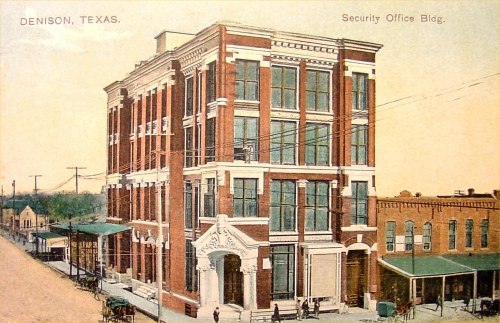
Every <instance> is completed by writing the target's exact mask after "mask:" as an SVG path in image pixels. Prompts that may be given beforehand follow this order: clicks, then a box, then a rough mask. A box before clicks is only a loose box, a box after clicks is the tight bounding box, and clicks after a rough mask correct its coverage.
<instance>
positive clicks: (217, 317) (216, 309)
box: [213, 307, 220, 323]
mask: <svg viewBox="0 0 500 323" xmlns="http://www.w3.org/2000/svg"><path fill="white" fill-rule="evenodd" d="M213 315H214V321H215V323H217V322H219V315H220V311H219V308H218V307H216V308H215V311H214V314H213Z"/></svg>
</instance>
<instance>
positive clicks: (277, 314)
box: [271, 304, 281, 323]
mask: <svg viewBox="0 0 500 323" xmlns="http://www.w3.org/2000/svg"><path fill="white" fill-rule="evenodd" d="M271 321H272V322H276V321H278V322H279V323H281V315H280V309H279V307H278V304H274V314H273V317H272V320H271Z"/></svg>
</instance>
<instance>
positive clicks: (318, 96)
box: [306, 70, 330, 112]
mask: <svg viewBox="0 0 500 323" xmlns="http://www.w3.org/2000/svg"><path fill="white" fill-rule="evenodd" d="M329 78H330V73H328V72H321V71H310V70H309V71H307V80H306V82H307V84H306V100H307V103H306V107H307V110H309V111H323V112H324V111H328V108H329V105H328V102H329V88H330V80H329Z"/></svg>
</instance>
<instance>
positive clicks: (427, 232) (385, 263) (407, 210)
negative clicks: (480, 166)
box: [377, 189, 500, 303]
mask: <svg viewBox="0 0 500 323" xmlns="http://www.w3.org/2000/svg"><path fill="white" fill-rule="evenodd" d="M499 210H500V191H494V193H493V194H477V193H474V190H472V189H470V190H469V191H468V193H457V194H455V195H451V196H437V197H428V196H421V195H420V194H418V193H417V194H415V196H413V195H412V194H411V193H410V192H408V191H403V192H401V194H400V195H399V196H397V197H394V198H379V199H378V201H377V226H378V255H379V257H380V259H379V266H378V269H379V284H380V291H379V295H378V296H379V298H380V299H390V300H395V299H397V298H399V299H400V300H401V301H413V298H415V301H416V302H417V303H433V302H434V301H435V300H436V298H437V296H438V294H442V295H444V299H445V300H452V299H470V298H473V297H474V296H475V297H476V298H479V297H493V296H495V297H498V295H499V294H498V292H499V290H500V279H499V270H500V241H499V240H500V238H499V237H500V236H499V234H498V228H499V224H500V223H499V216H500V212H499Z"/></svg>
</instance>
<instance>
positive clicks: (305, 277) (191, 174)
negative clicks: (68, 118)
mask: <svg viewBox="0 0 500 323" xmlns="http://www.w3.org/2000/svg"><path fill="white" fill-rule="evenodd" d="M161 35H162V34H160V35H159V36H158V38H159V39H161V37H162V36H161ZM380 48H381V46H380V45H378V44H373V43H366V42H361V41H351V40H345V39H328V38H324V37H315V36H306V35H298V34H289V33H284V32H276V31H272V30H265V29H260V28H254V27H246V26H241V25H238V24H215V25H212V26H210V27H208V28H206V29H204V30H203V31H201V32H200V33H198V34H197V35H196V36H195V37H194V38H193V39H192V40H191V41H189V42H187V43H186V44H184V45H182V46H179V47H177V48H176V49H175V50H173V51H162V50H161V48H160V50H159V52H158V53H157V55H156V56H154V57H153V58H152V59H150V60H148V61H144V62H142V63H141V64H139V65H138V66H136V68H135V70H134V71H132V72H131V73H130V75H129V76H127V77H126V78H125V79H124V80H122V81H117V82H115V83H112V84H111V85H109V86H108V87H106V88H105V91H106V92H107V93H108V137H109V146H108V147H109V149H108V183H109V185H108V201H109V211H108V212H109V214H108V216H109V221H115V222H121V223H125V224H127V225H130V226H131V227H132V228H133V230H132V237H131V239H130V238H129V239H125V238H124V237H123V236H120V235H119V236H117V239H116V240H115V241H114V245H115V250H120V251H121V252H123V253H124V254H128V253H131V257H130V258H127V259H128V260H127V261H124V260H123V259H120V258H119V257H120V256H119V255H118V256H117V257H115V258H113V259H110V262H111V263H112V264H113V265H114V266H115V268H116V270H117V271H119V272H125V271H126V270H127V268H129V264H130V263H131V264H132V267H131V268H132V277H133V279H135V280H137V281H140V282H143V283H147V282H148V281H151V282H152V283H154V281H155V280H156V277H155V272H156V267H155V266H156V265H155V262H156V258H155V257H154V256H153V255H156V245H157V243H156V242H155V241H156V237H157V236H158V214H161V217H162V227H163V236H164V241H163V243H164V246H165V253H164V258H163V261H164V263H163V270H164V275H163V282H164V284H163V291H164V293H163V295H164V297H163V304H164V305H165V306H168V307H170V308H173V309H175V310H177V311H180V312H182V311H184V310H185V309H186V307H185V306H194V307H196V306H198V307H201V308H203V307H204V306H205V305H206V306H209V305H210V306H211V305H212V304H215V303H214V302H220V303H226V302H229V303H230V302H232V301H233V300H229V298H228V297H229V296H228V295H229V291H232V292H235V293H239V292H241V291H240V288H242V289H244V293H243V294H244V296H243V301H242V303H241V304H239V305H241V306H242V307H243V308H244V309H245V310H247V309H252V308H269V307H270V304H271V302H275V301H282V302H289V303H290V304H293V303H294V302H295V301H296V299H297V298H298V297H302V298H303V297H308V298H312V297H322V298H323V299H324V302H325V304H330V305H331V306H333V307H335V306H339V303H340V302H343V301H344V300H345V299H346V295H347V296H348V297H347V299H348V300H349V302H350V303H352V304H355V305H359V306H363V302H362V301H359V300H358V299H357V298H356V297H361V298H362V297H363V295H365V294H370V293H373V292H374V291H376V288H374V287H372V286H373V285H375V283H376V277H375V276H372V275H371V274H370V268H373V267H375V266H376V258H377V252H376V245H375V244H376V241H377V238H376V230H377V224H376V215H375V214H376V213H375V212H376V195H375V187H374V171H375V168H374V166H375V64H374V61H375V53H376V52H377V51H378V50H379V49H380ZM254 66H257V68H256V69H254ZM213 67H215V70H212V68H213ZM281 73H282V74H281ZM253 75H255V79H254V76H253ZM353 75H356V80H357V81H356V82H357V83H356V84H355V85H353ZM213 76H215V82H214V84H212V80H213V79H214V78H213ZM187 89H190V91H191V92H188V90H187ZM213 92H215V93H213ZM279 93H282V94H281V96H280V94H279ZM285 93H287V94H285ZM286 95H287V96H286ZM353 98H355V100H356V102H358V104H357V105H356V108H355V109H354V110H353V106H354V105H355V103H354V102H353ZM280 100H281V101H280ZM285 100H288V101H285ZM284 102H287V103H286V104H288V105H291V106H285V103H284ZM290 102H292V103H290ZM280 104H281V107H279V105H280ZM277 106H278V107H277ZM315 110H317V111H315ZM255 119H257V121H256V128H252V127H253V126H252V125H253V123H252V122H254V121H253V120H255ZM211 122H214V133H213V134H211V133H210V129H211ZM236 124H238V125H240V124H243V125H244V126H243V127H247V128H244V129H243V130H242V129H241V128H238V127H240V126H236ZM248 124H251V125H248ZM353 125H355V126H353ZM279 127H282V128H279ZM286 127H288V128H286ZM278 128H279V129H281V130H276V129H278ZM283 129H288V130H283ZM290 129H291V130H290ZM315 129H319V130H315ZM325 129H326V130H325ZM356 129H357V130H356ZM306 130H307V131H306ZM315 131H317V132H315ZM321 131H323V133H325V131H326V134H327V135H323V137H321V136H320V133H321ZM357 131H359V132H357ZM353 132H356V134H357V135H356V134H354V135H353V134H352V133H353ZM241 133H244V136H247V137H245V139H242V140H248V141H247V142H250V143H251V144H248V143H247V144H244V145H243V144H242V145H241V146H243V148H239V147H240V146H238V145H239V142H238V141H237V140H236V137H237V136H238V135H239V134H241ZM255 133H256V134H255ZM290 134H293V135H290ZM212 135H213V138H214V139H213V140H212ZM252 136H254V137H252ZM311 136H312V139H311ZM352 138H356V139H355V140H357V142H356V143H351V140H352ZM238 140H240V139H238ZM212 141H214V142H212ZM325 142H326V144H324V143H325ZM212 149H213V151H214V156H215V157H214V158H213V159H212V158H211V156H210V155H211V154H212ZM238 149H240V150H238ZM248 151H249V152H248ZM353 151H354V152H355V153H356V155H357V157H352V156H351V153H352V152H353ZM252 153H253V154H255V158H251V157H250V156H252ZM238 154H240V155H238ZM358 155H359V156H358ZM238 156H239V157H238ZM241 156H243V158H240V157H241ZM322 158H323V159H325V160H326V161H325V162H320V160H323V159H322ZM240 159H247V160H246V161H243V160H240ZM247 180H248V181H247ZM240 185H243V186H240ZM253 185H255V186H253ZM280 185H283V186H280ZM286 185H288V186H286ZM315 185H317V187H318V188H317V191H315V187H316V186H315ZM285 186H286V187H293V190H292V191H285V188H284V187H285ZM277 190H283V191H280V192H281V193H280V192H278V191H277ZM308 192H309V193H308ZM160 194H161V202H162V203H161V206H160V207H161V210H158V204H159V197H158V196H159V195H160ZM280 194H281V195H280ZM353 194H354V195H353ZM239 203H241V204H239ZM321 203H323V204H321ZM320 204H321V206H320ZM353 204H354V208H353ZM236 205H238V207H241V212H243V213H242V214H244V215H245V216H238V214H240V213H239V212H240V209H237V206H236ZM240 205H241V206H240ZM212 207H213V208H212ZM353 209H354V210H356V211H354V212H355V214H353ZM323 210H326V211H325V212H326V213H321V212H323ZM273 212H274V213H273ZM218 214H226V215H227V223H228V224H225V223H226V222H224V219H225V218H221V217H217V220H215V219H212V218H214V217H215V216H216V215H218ZM273 214H274V215H273ZM323 214H326V215H325V216H326V218H324V217H321V216H322V215H323ZM214 223H217V225H219V224H220V226H221V228H220V229H221V230H222V231H220V230H219V231H217V232H216V231H215V230H214V229H213V226H214ZM272 226H279V229H276V228H277V227H272ZM224 230H225V231H224ZM221 232H225V233H221ZM224 234H228V236H224ZM210 235H211V236H212V238H214V239H216V238H217V237H218V238H217V239H222V238H221V237H227V238H228V239H229V240H230V241H236V240H237V241H236V244H232V245H231V246H232V247H231V248H233V249H230V248H229V249H227V248H225V246H226V245H224V244H223V243H222V242H220V241H219V249H216V250H215V251H213V252H212V251H210V252H208V251H205V250H211V249H210V248H211V246H212V245H208V244H207V245H200V244H201V242H199V243H200V244H197V246H198V247H197V248H196V250H191V242H195V241H201V240H203V239H205V237H209V236H210ZM203 241H204V240H203ZM207 241H208V240H207ZM242 246H243V247H242ZM255 246H258V248H257V252H256V253H254V251H253V250H254V249H253V248H255ZM242 248H243V249H242ZM280 248H281V249H280ZM283 248H285V249H286V248H289V249H287V250H292V251H284V253H283V254H280V253H279V252H278V250H285V249H283ZM231 250H233V251H231ZM351 251H352V252H353V253H354V254H358V253H359V257H358V256H356V257H354V258H353V257H351V258H353V259H350V258H349V257H350V256H349V254H350V253H351ZM190 252H195V253H196V256H195V257H196V258H197V260H196V261H194V260H193V259H191V258H190V259H191V260H189V259H188V257H191V256H190ZM280 252H281V251H280ZM224 254H225V255H226V256H227V255H231V254H236V255H239V260H240V261H241V262H242V265H241V268H240V269H236V271H237V272H240V273H242V274H243V277H244V281H245V283H237V284H236V285H235V286H233V287H227V286H226V285H227V284H229V285H230V284H231V282H228V281H224V282H222V281H220V279H222V278H220V277H223V275H222V274H221V273H222V271H223V270H224V271H227V270H229V269H228V268H226V267H227V266H229V265H228V263H229V260H227V262H225V260H224ZM334 254H338V255H340V256H339V258H338V265H339V272H338V277H339V278H338V279H337V278H336V277H332V286H338V290H335V291H329V292H326V291H320V290H321V288H320V287H318V286H317V283H316V281H315V279H317V278H315V277H316V276H314V275H317V274H318V272H319V271H318V270H319V269H317V268H314V262H313V261H316V259H318V261H320V259H326V257H329V256H325V257H324V258H321V257H322V255H334ZM346 254H347V255H346ZM250 255H253V256H251V257H250ZM200 257H201V258H200ZM205 257H208V258H205ZM252 257H254V258H252ZM198 258H199V259H198ZM358 258H359V259H358ZM207 259H208V260H210V262H211V265H210V266H208V267H207V266H205V265H204V264H203V263H202V262H201V261H202V260H203V261H205V263H207V264H208V262H207V261H208V260H207ZM228 259H229V258H228ZM280 259H283V261H282V260H280ZM328 259H330V258H328ZM332 259H333V258H332ZM336 259H337V258H336ZM340 259H341V260H340ZM349 259H350V260H349ZM130 260H131V261H130ZM346 260H347V261H346ZM196 262H197V264H196ZM311 262H312V265H311ZM283 263H284V264H285V265H283ZM360 264H366V265H360ZM348 265H352V266H357V267H356V268H357V270H358V269H359V270H361V271H362V273H361V274H362V276H363V277H365V279H366V283H364V284H361V285H359V286H358V285H356V286H355V287H353V286H352V284H354V280H355V277H348V276H349V274H348V273H347V266H348ZM280 266H285V267H286V269H284V268H285V267H280ZM361 266H364V267H363V268H361ZM306 267H307V268H306ZM360 268H361V269H360ZM191 270H193V271H194V272H195V274H193V275H192V276H189V274H188V273H189V272H191ZM273 270H274V271H276V272H275V273H274V274H273ZM279 270H284V272H286V273H287V275H289V276H288V277H289V279H287V280H286V281H278V279H279ZM215 275H219V276H218V277H219V283H218V284H219V286H223V287H220V288H219V289H220V291H219V296H218V297H219V298H218V299H216V298H215V296H213V295H212V296H211V297H212V298H210V297H209V296H206V295H205V294H204V293H205V289H204V287H203V286H204V285H203V284H207V281H209V282H210V283H212V284H215V285H214V286H217V280H214V279H215V278H214V277H215ZM221 275H222V276H221ZM238 275H239V274H236V276H235V277H240V276H238ZM188 276H189V277H188ZM235 279H239V278H235ZM356 279H357V278H356ZM338 280H340V281H338ZM290 282H291V285H290ZM248 284H250V285H251V286H253V287H249V286H250V285H248ZM283 284H285V285H287V286H282V285H283ZM229 285H228V286H229ZM315 288H316V289H317V292H316V294H315V293H314V289H315ZM335 288H337V287H335ZM233 289H234V290H233ZM354 290H356V291H355V292H353V291H354ZM311 291H312V292H311ZM358 291H359V292H358ZM252 293H254V294H252ZM359 293H360V294H359ZM350 294H353V295H356V297H355V296H353V297H352V298H351V299H349V297H350ZM253 295H254V296H253ZM207 297H208V298H207ZM354 298H356V299H354Z"/></svg>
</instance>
